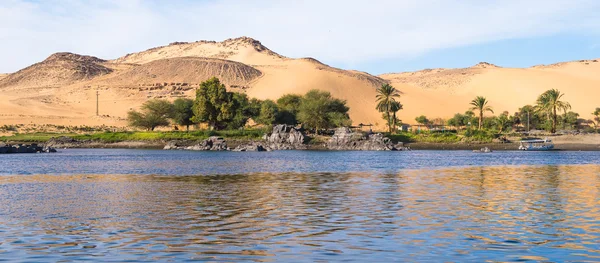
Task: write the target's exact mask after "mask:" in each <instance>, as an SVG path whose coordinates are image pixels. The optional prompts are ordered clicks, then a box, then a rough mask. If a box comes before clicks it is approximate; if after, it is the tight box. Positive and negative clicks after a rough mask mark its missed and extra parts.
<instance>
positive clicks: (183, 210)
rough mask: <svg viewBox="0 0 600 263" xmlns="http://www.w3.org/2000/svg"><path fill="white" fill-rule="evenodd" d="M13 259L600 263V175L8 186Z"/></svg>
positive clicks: (545, 172)
mask: <svg viewBox="0 0 600 263" xmlns="http://www.w3.org/2000/svg"><path fill="white" fill-rule="evenodd" d="M0 200H2V202H1V203H0V236H1V238H0V258H2V259H8V260H16V259H18V260H30V261H40V260H47V261H57V260H103V261H110V260H113V261H125V260H133V261H148V260H167V259H172V260H176V261H182V260H210V261H234V260H235V261H237V260H249V261H317V260H333V261H339V260H355V261H361V262H372V261H417V260H419V261H423V260H431V261H463V262H464V261H485V260H492V261H525V260H542V261H543V260H550V261H565V260H571V261H599V260H600V248H599V246H598V244H599V243H600V211H599V208H600V166H597V165H579V166H537V167H532V166H516V167H515V166H513V167H487V168H486V167H473V168H455V169H441V170H433V169H425V170H406V171H401V172H399V173H393V174H371V173H310V174H298V173H283V174H253V175H218V176H157V175H154V176H153V175H72V176H68V175H55V176H42V175H32V176H2V177H0Z"/></svg>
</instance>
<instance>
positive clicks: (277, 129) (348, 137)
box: [0, 125, 600, 153]
mask: <svg viewBox="0 0 600 263" xmlns="http://www.w3.org/2000/svg"><path fill="white" fill-rule="evenodd" d="M323 138H326V139H323ZM13 145H14V146H10V147H8V146H6V144H3V143H0V153H9V152H10V153H12V152H15V153H17V152H19V151H21V152H47V150H48V149H52V150H53V149H64V148H121V149H164V150H189V151H237V152H250V151H254V152H261V151H276V150H324V151H405V150H478V149H481V148H484V147H487V148H489V149H491V150H493V151H510V150H517V149H518V146H519V144H518V143H514V142H512V143H510V142H509V143H421V142H415V143H402V142H399V143H394V142H392V140H390V139H389V138H387V137H385V136H384V135H383V134H381V133H365V132H360V131H358V132H357V131H352V130H351V129H349V128H338V129H336V130H335V132H334V134H333V136H331V137H329V138H327V137H324V136H319V138H318V140H317V139H316V137H309V136H306V135H305V134H304V132H303V131H302V129H299V128H297V127H294V126H289V125H276V126H274V127H273V129H272V131H271V132H269V133H267V134H265V135H264V136H263V137H262V139H258V140H249V139H225V138H222V137H215V136H213V137H210V138H208V139H205V140H200V141H196V140H171V141H121V142H102V141H93V140H75V139H73V138H70V137H64V136H63V137H57V138H52V139H50V140H49V141H48V142H46V143H44V144H41V143H40V144H31V145H27V144H18V143H13ZM34 147H36V148H34ZM555 147H556V148H555V149H557V150H567V151H599V150H600V143H599V144H593V143H587V144H586V143H576V142H575V141H573V139H571V141H569V140H567V141H565V142H555ZM19 148H20V149H21V150H19Z"/></svg>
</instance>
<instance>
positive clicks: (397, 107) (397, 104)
mask: <svg viewBox="0 0 600 263" xmlns="http://www.w3.org/2000/svg"><path fill="white" fill-rule="evenodd" d="M403 107H404V106H402V104H401V103H400V102H398V101H393V102H392V105H390V112H392V127H394V131H396V127H397V126H398V124H397V123H396V121H397V120H398V119H397V118H396V112H398V111H399V110H401V109H402V108H403Z"/></svg>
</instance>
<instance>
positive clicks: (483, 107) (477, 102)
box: [471, 96, 494, 130]
mask: <svg viewBox="0 0 600 263" xmlns="http://www.w3.org/2000/svg"><path fill="white" fill-rule="evenodd" d="M487 104H488V101H487V99H486V98H485V97H482V96H477V97H476V98H475V99H473V100H472V101H471V106H473V107H471V110H478V111H479V126H478V127H479V128H478V129H480V130H481V128H482V127H483V113H484V112H486V111H489V112H491V113H494V110H492V107H490V106H487Z"/></svg>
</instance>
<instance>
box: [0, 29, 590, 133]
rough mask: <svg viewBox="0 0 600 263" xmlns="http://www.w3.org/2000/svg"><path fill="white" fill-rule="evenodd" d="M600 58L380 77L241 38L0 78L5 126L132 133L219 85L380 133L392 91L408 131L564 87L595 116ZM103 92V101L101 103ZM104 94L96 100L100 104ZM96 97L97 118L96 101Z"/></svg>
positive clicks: (70, 60) (62, 61) (66, 58)
mask: <svg viewBox="0 0 600 263" xmlns="http://www.w3.org/2000/svg"><path fill="white" fill-rule="evenodd" d="M599 73H600V63H598V62H597V60H586V61H575V62H566V63H559V64H554V65H541V66H536V67H532V68H526V69H516V68H501V67H498V66H495V65H493V64H489V63H480V64H477V65H475V66H473V67H470V68H464V69H427V70H422V71H417V72H405V73H391V74H383V75H380V76H373V75H370V74H368V73H365V72H360V71H352V70H342V69H338V68H334V67H330V66H328V65H325V64H323V63H321V62H319V61H318V60H316V59H313V58H300V59H293V58H288V57H284V56H281V55H279V54H277V53H275V52H273V51H271V50H270V49H268V48H267V47H265V46H264V45H263V44H261V43H260V42H259V41H257V40H254V39H252V38H247V37H242V38H235V39H228V40H225V41H222V42H215V41H198V42H191V43H183V42H176V43H172V44H170V45H167V46H162V47H156V48H152V49H149V50H146V51H142V52H139V53H133V54H128V55H126V56H123V57H121V58H117V59H114V60H108V61H106V60H102V59H98V58H95V57H90V56H81V55H76V54H71V53H57V54H54V55H52V56H50V57H49V58H48V59H46V60H44V61H43V62H40V63H37V64H34V65H32V66H30V67H27V68H25V69H22V70H20V71H18V72H15V73H13V74H9V75H7V76H5V77H3V75H0V100H2V101H3V103H1V104H0V124H17V123H25V124H28V123H38V124H43V123H49V124H64V125H99V124H106V125H117V126H120V125H121V126H122V125H125V124H126V122H125V120H124V117H125V116H126V112H127V111H128V110H130V109H135V108H138V107H139V106H140V105H141V104H142V103H143V102H145V101H146V100H148V99H150V98H166V99H175V98H177V97H192V96H193V95H194V87H197V85H198V84H199V83H200V82H202V81H204V80H206V79H208V78H210V77H212V76H216V77H218V78H220V79H221V80H222V81H223V83H225V84H226V85H227V86H228V87H229V88H230V89H231V90H234V91H237V92H244V93H247V94H248V95H249V96H251V97H256V98H259V99H267V98H268V99H277V98H279V97H280V96H281V95H284V94H287V93H296V94H304V93H306V92H307V91H309V90H310V89H321V90H326V91H330V92H331V93H332V94H333V95H334V96H335V97H339V98H342V99H345V100H346V101H347V102H348V106H349V107H350V109H351V110H350V115H351V118H352V120H353V121H354V123H355V124H358V123H372V124H376V125H377V126H379V127H383V125H384V121H383V120H382V119H381V114H380V113H379V112H377V111H376V110H375V90H376V88H377V87H379V86H381V85H382V84H384V83H391V84H392V85H394V86H396V87H397V88H398V89H400V90H401V91H402V92H403V93H404V94H403V96H402V98H401V102H402V103H403V104H404V110H402V111H401V112H400V114H399V116H400V118H402V119H403V120H404V121H405V122H407V123H413V122H414V118H415V117H416V116H418V115H421V114H425V115H427V116H428V117H430V118H435V117H444V118H446V117H450V116H452V115H453V114H454V113H456V112H464V111H465V110H467V109H468V107H469V101H470V100H471V99H472V98H474V97H475V96H478V95H482V96H486V97H488V99H489V100H490V103H491V106H492V107H494V109H495V110H496V112H502V111H504V110H507V111H510V112H512V111H515V110H517V109H518V107H520V106H523V105H525V104H532V103H534V102H535V99H536V97H537V95H538V94H540V93H542V92H543V91H545V90H547V89H550V88H558V89H560V90H561V91H563V92H564V93H565V94H566V95H565V97H564V99H565V100H567V101H569V102H571V104H572V105H573V110H575V111H577V112H579V113H581V114H582V117H586V118H587V117H589V116H588V115H589V113H591V112H592V111H593V109H594V108H595V107H598V106H600V105H598V103H597V102H596V100H595V99H592V98H596V97H598V96H599V95H600V89H598V86H599V85H600V74H599ZM97 94H98V95H97ZM97 96H98V97H97ZM97 98H98V99H99V110H100V115H101V116H99V117H97V116H95V113H96V99H97Z"/></svg>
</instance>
